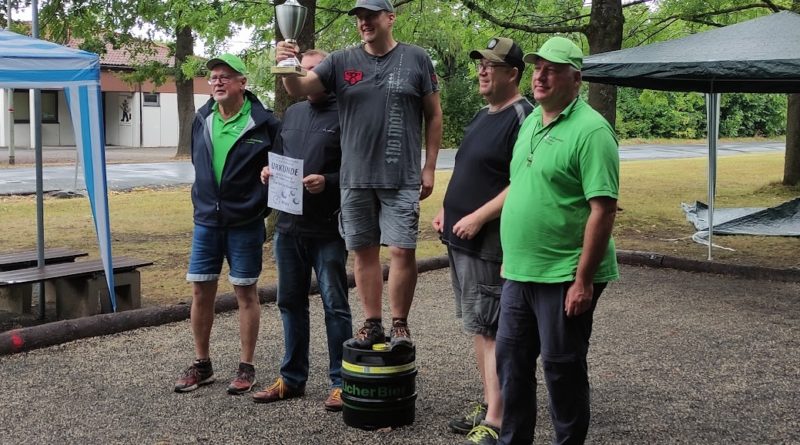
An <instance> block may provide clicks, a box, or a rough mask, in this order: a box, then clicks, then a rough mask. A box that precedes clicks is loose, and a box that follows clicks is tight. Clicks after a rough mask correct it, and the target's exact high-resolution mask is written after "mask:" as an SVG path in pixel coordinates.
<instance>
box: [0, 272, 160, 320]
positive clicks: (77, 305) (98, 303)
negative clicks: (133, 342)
mask: <svg viewBox="0 0 800 445" xmlns="http://www.w3.org/2000/svg"><path fill="white" fill-rule="evenodd" d="M151 264H153V262H152V261H143V260H137V259H135V258H128V257H115V258H114V259H113V266H114V291H115V293H116V296H117V310H118V311H123V310H128V309H135V308H138V307H140V306H141V277H140V274H139V271H138V270H136V269H138V268H139V267H144V266H149V265H151ZM37 282H45V283H52V284H53V288H54V289H55V301H56V316H57V317H58V319H60V320H61V319H67V318H78V317H86V316H89V315H96V314H100V313H108V312H111V301H110V299H109V293H108V286H107V285H106V278H105V273H104V270H103V262H102V261H101V260H89V261H78V262H74V263H60V264H46V265H45V266H44V267H41V268H39V267H29V268H25V269H18V270H12V271H5V272H0V288H2V287H7V289H6V290H7V294H8V295H7V299H8V300H13V301H14V304H13V306H14V307H12V308H11V309H18V310H16V311H15V312H21V313H30V312H31V293H30V291H29V289H30V286H31V284H33V283H37ZM26 291H27V292H26Z"/></svg>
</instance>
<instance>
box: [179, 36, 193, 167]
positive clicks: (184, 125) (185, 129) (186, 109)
mask: <svg viewBox="0 0 800 445" xmlns="http://www.w3.org/2000/svg"><path fill="white" fill-rule="evenodd" d="M193 54H194V39H193V38H192V28H191V27H189V26H184V27H182V28H180V29H178V30H177V32H176V33H175V88H176V91H177V96H178V152H177V153H176V154H175V156H178V157H182V156H189V155H190V154H191V144H192V122H193V121H194V115H195V108H194V79H193V78H191V77H188V78H187V76H184V75H183V72H182V71H181V66H182V65H183V64H184V63H185V62H186V61H187V60H188V59H189V57H191V56H192V55H193Z"/></svg>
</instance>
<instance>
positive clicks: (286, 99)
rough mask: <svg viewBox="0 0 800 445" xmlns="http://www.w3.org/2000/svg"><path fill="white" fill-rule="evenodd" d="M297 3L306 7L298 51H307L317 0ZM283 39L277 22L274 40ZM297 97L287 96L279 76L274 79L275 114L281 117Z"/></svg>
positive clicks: (305, 0)
mask: <svg viewBox="0 0 800 445" xmlns="http://www.w3.org/2000/svg"><path fill="white" fill-rule="evenodd" d="M282 3H284V1H281V2H280V3H278V2H276V4H282ZM299 3H300V4H301V5H303V6H305V7H306V21H305V23H304V24H303V29H302V30H300V35H299V36H297V39H296V40H297V44H298V45H299V46H300V52H303V51H308V50H309V49H314V30H315V29H316V28H315V21H316V20H315V16H316V12H317V0H299ZM281 40H284V37H283V35H282V34H281V30H280V29H279V28H278V26H277V24H276V26H275V41H276V42H280V41H281ZM298 100H300V99H298V98H293V97H291V96H289V93H287V92H286V90H285V89H284V88H283V82H281V80H280V78H278V79H276V81H275V114H277V115H278V117H279V118H280V117H283V112H284V110H286V108H288V107H289V105H291V104H293V103H295V102H297V101H298Z"/></svg>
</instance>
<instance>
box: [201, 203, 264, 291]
mask: <svg viewBox="0 0 800 445" xmlns="http://www.w3.org/2000/svg"><path fill="white" fill-rule="evenodd" d="M266 236H267V231H266V228H265V227H264V220H263V219H261V218H259V219H257V220H256V221H253V222H252V223H249V224H245V225H243V226H238V227H227V228H221V227H208V226H202V225H199V224H195V226H194V234H193V235H192V255H191V259H190V260H189V273H187V274H186V281H191V282H204V281H217V280H219V275H220V272H222V261H223V259H225V258H227V259H228V266H229V267H230V273H229V274H228V281H230V283H231V284H233V285H234V286H250V285H252V284H255V283H256V282H258V276H259V275H260V274H261V262H262V257H263V252H264V241H265V240H266Z"/></svg>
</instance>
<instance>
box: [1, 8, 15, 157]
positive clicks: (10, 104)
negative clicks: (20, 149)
mask: <svg viewBox="0 0 800 445" xmlns="http://www.w3.org/2000/svg"><path fill="white" fill-rule="evenodd" d="M13 9H14V8H13V7H12V5H11V1H10V0H9V1H7V2H6V31H11V23H12V20H11V13H12V10H13ZM5 105H7V107H6V108H7V109H6V110H3V112H4V114H5V115H6V118H7V119H8V126H6V132H7V133H8V165H14V164H16V163H17V160H16V159H17V156H16V153H15V148H14V89H13V88H9V89H7V90H6V102H5Z"/></svg>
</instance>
